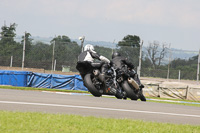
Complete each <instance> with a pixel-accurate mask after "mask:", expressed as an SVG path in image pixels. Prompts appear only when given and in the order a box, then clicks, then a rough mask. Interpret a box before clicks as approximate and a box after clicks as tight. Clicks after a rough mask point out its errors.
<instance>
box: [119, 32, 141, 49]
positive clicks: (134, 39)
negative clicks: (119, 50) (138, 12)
mask: <svg viewBox="0 0 200 133" xmlns="http://www.w3.org/2000/svg"><path fill="white" fill-rule="evenodd" d="M118 46H130V47H136V48H139V47H140V37H139V36H136V35H134V36H133V35H127V36H125V37H124V38H123V40H122V41H119V42H118Z"/></svg>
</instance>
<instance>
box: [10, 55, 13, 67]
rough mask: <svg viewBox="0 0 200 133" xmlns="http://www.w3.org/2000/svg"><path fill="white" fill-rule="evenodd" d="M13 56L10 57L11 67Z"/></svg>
mask: <svg viewBox="0 0 200 133" xmlns="http://www.w3.org/2000/svg"><path fill="white" fill-rule="evenodd" d="M12 62H13V56H11V57H10V67H12Z"/></svg>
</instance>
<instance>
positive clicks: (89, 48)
mask: <svg viewBox="0 0 200 133" xmlns="http://www.w3.org/2000/svg"><path fill="white" fill-rule="evenodd" d="M84 51H92V52H94V53H96V52H95V51H94V46H93V45H91V44H87V45H85V47H84Z"/></svg>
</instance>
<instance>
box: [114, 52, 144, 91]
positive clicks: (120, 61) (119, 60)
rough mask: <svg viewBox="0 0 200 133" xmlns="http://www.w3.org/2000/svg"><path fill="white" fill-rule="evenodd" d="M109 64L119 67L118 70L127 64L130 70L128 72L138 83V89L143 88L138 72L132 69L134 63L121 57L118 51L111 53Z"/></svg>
mask: <svg viewBox="0 0 200 133" xmlns="http://www.w3.org/2000/svg"><path fill="white" fill-rule="evenodd" d="M111 64H112V65H113V67H114V68H115V69H119V70H123V69H124V67H125V65H127V67H128V68H129V70H130V73H129V74H130V76H131V77H132V78H133V79H134V80H135V81H136V82H137V83H138V85H139V87H140V89H142V88H144V85H142V84H141V82H140V79H139V77H138V74H137V73H136V72H135V70H134V65H133V64H132V63H131V62H130V61H128V59H127V58H124V57H122V56H121V54H120V53H118V52H114V53H113V54H112V61H111Z"/></svg>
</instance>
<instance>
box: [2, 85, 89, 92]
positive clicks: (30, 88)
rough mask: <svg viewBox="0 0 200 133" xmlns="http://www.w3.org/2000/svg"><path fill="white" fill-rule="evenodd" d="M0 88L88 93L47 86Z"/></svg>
mask: <svg viewBox="0 0 200 133" xmlns="http://www.w3.org/2000/svg"><path fill="white" fill-rule="evenodd" d="M0 88H1V89H15V90H39V91H57V92H73V93H89V92H88V91H81V90H64V89H48V88H33V87H17V86H0Z"/></svg>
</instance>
